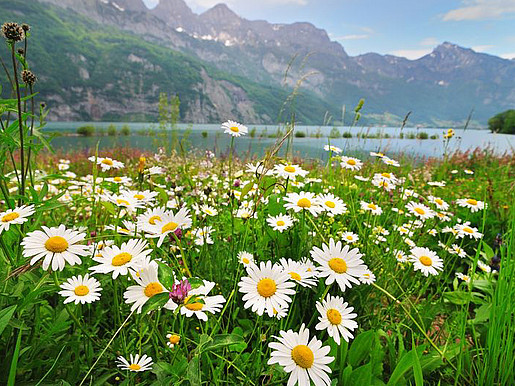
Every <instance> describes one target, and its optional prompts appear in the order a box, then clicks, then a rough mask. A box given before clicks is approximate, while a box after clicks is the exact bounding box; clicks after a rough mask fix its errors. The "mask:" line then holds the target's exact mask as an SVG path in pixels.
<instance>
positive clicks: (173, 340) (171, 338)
mask: <svg viewBox="0 0 515 386" xmlns="http://www.w3.org/2000/svg"><path fill="white" fill-rule="evenodd" d="M166 339H168V342H166V345H167V346H168V347H170V348H174V347H175V345H177V344H179V342H180V341H181V337H180V335H177V334H166Z"/></svg>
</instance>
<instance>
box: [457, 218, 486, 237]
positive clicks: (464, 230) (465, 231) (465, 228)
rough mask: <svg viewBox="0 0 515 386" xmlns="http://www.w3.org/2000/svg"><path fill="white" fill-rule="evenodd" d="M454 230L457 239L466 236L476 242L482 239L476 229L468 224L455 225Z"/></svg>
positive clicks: (481, 235)
mask: <svg viewBox="0 0 515 386" xmlns="http://www.w3.org/2000/svg"><path fill="white" fill-rule="evenodd" d="M455 228H456V230H457V231H458V234H457V235H456V237H457V238H462V237H464V236H468V237H470V238H471V239H472V238H474V239H475V240H477V239H480V238H481V237H483V234H482V233H480V232H478V230H477V228H475V227H472V226H470V225H469V223H468V222H466V223H465V224H456V226H455Z"/></svg>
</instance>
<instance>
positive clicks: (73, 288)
mask: <svg viewBox="0 0 515 386" xmlns="http://www.w3.org/2000/svg"><path fill="white" fill-rule="evenodd" d="M59 287H61V288H62V289H63V290H62V291H59V295H61V296H63V297H65V298H66V299H65V300H64V304H66V303H70V302H75V304H79V303H80V304H84V303H93V302H95V301H97V300H98V299H100V291H102V288H101V287H100V283H99V282H98V280H97V279H95V278H93V277H89V274H86V275H84V277H82V275H79V276H73V277H72V278H70V279H68V280H67V281H66V282H64V283H63V284H61V285H60V286H59Z"/></svg>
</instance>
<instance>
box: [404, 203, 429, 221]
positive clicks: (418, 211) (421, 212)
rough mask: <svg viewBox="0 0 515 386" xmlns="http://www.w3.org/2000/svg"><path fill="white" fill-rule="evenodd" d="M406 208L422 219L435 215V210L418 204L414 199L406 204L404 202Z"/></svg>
mask: <svg viewBox="0 0 515 386" xmlns="http://www.w3.org/2000/svg"><path fill="white" fill-rule="evenodd" d="M406 209H408V210H409V211H410V213H412V214H414V215H415V216H416V217H418V218H420V219H422V220H427V219H429V218H433V217H434V216H435V212H434V211H433V210H432V209H431V208H429V207H427V206H425V205H423V204H418V203H416V202H414V201H410V202H409V203H408V204H406Z"/></svg>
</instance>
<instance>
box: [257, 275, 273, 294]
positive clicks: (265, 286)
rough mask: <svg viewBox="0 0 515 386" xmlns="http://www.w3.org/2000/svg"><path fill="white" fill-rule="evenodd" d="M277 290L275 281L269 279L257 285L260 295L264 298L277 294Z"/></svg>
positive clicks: (262, 280)
mask: <svg viewBox="0 0 515 386" xmlns="http://www.w3.org/2000/svg"><path fill="white" fill-rule="evenodd" d="M276 290H277V286H276V285H275V281H273V280H272V279H269V278H267V277H266V278H264V279H261V280H260V281H259V282H258V284H257V291H258V293H259V294H260V295H261V296H263V297H264V298H269V297H270V296H273V295H274V294H275V291H276Z"/></svg>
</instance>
